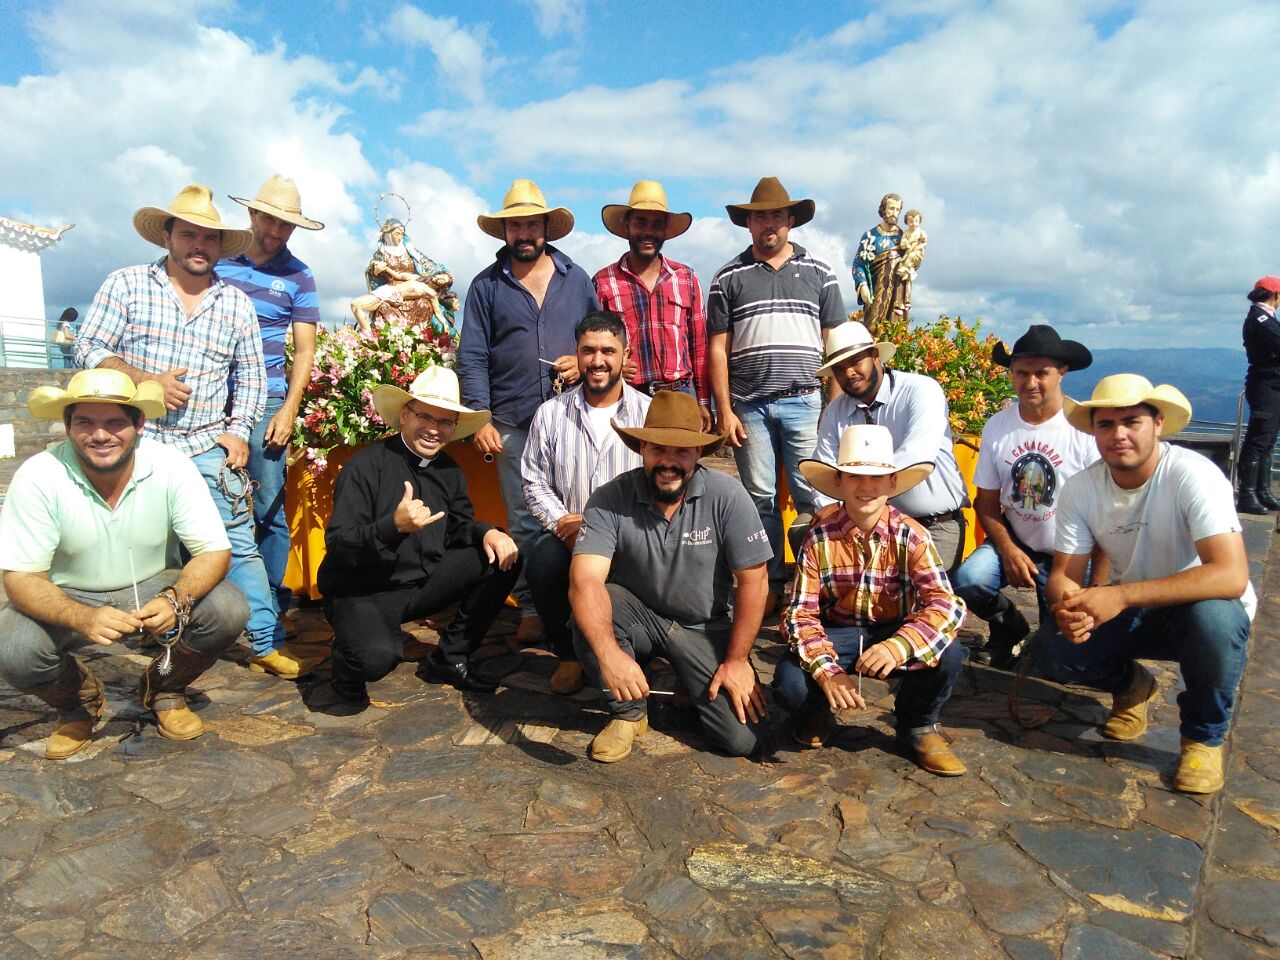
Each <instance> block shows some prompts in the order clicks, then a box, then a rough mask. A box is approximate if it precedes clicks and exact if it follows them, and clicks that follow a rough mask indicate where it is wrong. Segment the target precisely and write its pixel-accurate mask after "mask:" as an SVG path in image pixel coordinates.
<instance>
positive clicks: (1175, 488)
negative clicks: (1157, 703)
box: [1041, 373, 1256, 793]
mask: <svg viewBox="0 0 1280 960" xmlns="http://www.w3.org/2000/svg"><path fill="white" fill-rule="evenodd" d="M1064 410H1065V413H1066V417H1067V420H1068V422H1069V423H1070V424H1071V425H1072V426H1073V427H1075V428H1076V429H1077V430H1082V431H1087V432H1090V433H1092V435H1093V438H1094V441H1095V443H1096V444H1097V446H1098V452H1099V454H1101V456H1102V460H1101V461H1100V462H1098V463H1095V464H1094V465H1093V466H1091V467H1089V468H1088V469H1087V470H1084V471H1082V472H1081V473H1078V474H1076V475H1075V476H1074V477H1072V478H1071V480H1070V481H1068V483H1067V485H1066V488H1065V489H1064V490H1063V495H1062V500H1061V501H1060V504H1059V507H1058V523H1057V532H1056V538H1055V545H1054V554H1053V569H1052V571H1051V572H1050V574H1049V582H1048V585H1047V587H1046V590H1045V592H1046V593H1047V594H1048V597H1049V601H1050V603H1051V604H1052V609H1053V613H1054V615H1055V617H1056V619H1057V624H1058V633H1056V634H1055V635H1054V636H1053V637H1052V638H1050V639H1049V641H1048V642H1047V643H1046V644H1045V645H1044V647H1043V656H1042V662H1041V666H1042V669H1044V670H1045V671H1046V672H1047V673H1048V674H1049V675H1050V676H1052V677H1053V678H1054V679H1057V680H1060V681H1063V682H1075V683H1087V684H1089V685H1091V686H1094V687H1097V688H1099V689H1102V690H1107V691H1110V692H1111V693H1112V695H1113V701H1112V708H1111V715H1110V717H1108V719H1107V722H1106V725H1105V726H1104V727H1103V728H1102V732H1103V734H1104V735H1105V736H1107V737H1110V738H1111V739H1113V740H1133V739H1136V738H1137V737H1140V736H1141V735H1142V734H1143V733H1144V732H1145V731H1146V729H1147V704H1148V703H1150V702H1151V701H1152V700H1153V699H1155V696H1156V694H1157V692H1158V688H1157V684H1156V679H1155V677H1154V676H1152V674H1151V673H1150V672H1148V671H1147V670H1146V668H1144V667H1143V666H1141V665H1140V664H1138V663H1137V662H1135V661H1136V659H1137V658H1139V657H1141V658H1144V659H1154V660H1175V661H1177V663H1178V665H1179V667H1181V670H1182V679H1183V682H1184V683H1185V684H1186V690H1185V691H1183V692H1182V693H1180V694H1179V695H1178V708H1179V710H1180V711H1181V725H1180V729H1181V733H1182V751H1181V759H1180V760H1179V763H1178V770H1177V772H1176V773H1175V774H1174V779H1173V785H1174V787H1175V788H1176V789H1177V790H1180V791H1182V792H1184V793H1213V792H1215V791H1217V790H1220V789H1221V788H1222V741H1223V738H1224V737H1225V736H1226V733H1227V728H1228V726H1229V725H1230V723H1231V710H1232V707H1233V705H1234V703H1235V691H1236V686H1237V684H1238V683H1239V682H1240V675H1241V673H1242V672H1243V671H1244V662H1245V646H1246V644H1247V642H1248V639H1249V621H1250V620H1251V619H1252V617H1253V612H1254V608H1255V606H1256V598H1255V596H1254V592H1253V586H1252V585H1251V584H1250V583H1249V565H1248V561H1247V559H1246V556H1245V549H1244V538H1243V536H1241V530H1240V521H1239V518H1238V517H1237V516H1236V512H1235V503H1234V498H1233V492H1232V489H1231V484H1230V482H1229V481H1228V480H1227V478H1226V477H1225V476H1223V474H1222V472H1221V471H1220V470H1219V469H1218V468H1217V467H1216V466H1214V465H1213V463H1211V462H1210V461H1209V460H1207V459H1206V458H1205V457H1202V456H1201V455H1200V454H1198V453H1194V452H1192V451H1190V450H1187V449H1185V448H1183V447H1174V446H1171V445H1170V444H1167V443H1160V442H1159V439H1160V438H1162V437H1170V436H1173V435H1174V434H1175V433H1177V432H1178V431H1179V430H1181V429H1182V428H1183V427H1185V426H1186V425H1187V422H1188V421H1189V420H1190V419H1191V404H1190V403H1188V401H1187V398H1186V397H1184V396H1183V395H1182V393H1180V392H1179V391H1178V390H1177V389H1175V388H1174V387H1171V386H1169V385H1167V384H1161V385H1160V386H1158V387H1152V386H1151V384H1150V382H1148V381H1147V380H1146V379H1145V378H1143V377H1140V376H1137V375H1135V374H1131V373H1120V374H1115V375H1114V376H1110V377H1104V378H1103V379H1102V380H1101V381H1099V383H1098V385H1097V386H1096V387H1095V388H1094V391H1093V397H1092V399H1090V400H1086V401H1083V402H1081V403H1076V402H1075V401H1073V400H1072V399H1071V398H1070V397H1068V398H1066V399H1065V400H1064ZM1095 545H1096V546H1097V547H1100V548H1101V549H1102V551H1104V552H1105V553H1106V555H1107V557H1108V558H1109V559H1110V561H1111V571H1112V576H1111V582H1110V585H1108V586H1101V587H1085V586H1084V582H1085V572H1086V570H1087V568H1088V566H1089V555H1090V553H1091V551H1092V550H1093V549H1094V547H1095Z"/></svg>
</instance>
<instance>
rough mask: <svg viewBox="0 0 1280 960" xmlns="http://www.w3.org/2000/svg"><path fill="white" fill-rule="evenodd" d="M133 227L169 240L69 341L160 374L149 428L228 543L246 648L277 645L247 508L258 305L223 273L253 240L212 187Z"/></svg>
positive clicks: (258, 651) (144, 377)
mask: <svg viewBox="0 0 1280 960" xmlns="http://www.w3.org/2000/svg"><path fill="white" fill-rule="evenodd" d="M133 225H134V228H135V229H136V230H137V231H138V233H139V234H140V235H141V236H142V238H143V239H144V240H148V241H150V242H151V243H154V244H156V245H157V246H161V247H164V248H165V250H166V255H165V256H164V257H163V258H161V259H160V260H157V261H156V262H155V263H149V264H142V265H141V266H136V267H127V268H125V269H123V270H117V271H116V272H115V273H113V274H111V276H109V277H107V279H106V282H105V283H103V285H102V287H101V289H99V290H98V293H97V296H95V297H94V299H93V305H92V306H90V308H89V316H88V317H87V318H86V319H85V321H84V324H83V326H82V327H81V330H80V336H78V337H77V338H76V343H75V356H76V362H77V363H78V364H79V365H80V366H82V367H85V368H86V369H90V368H94V367H100V368H104V369H108V370H118V371H120V372H122V373H124V374H126V375H128V377H129V378H130V379H131V380H133V382H134V383H136V384H143V383H147V382H155V383H158V384H160V387H161V389H162V391H163V394H164V407H165V412H164V414H163V416H159V417H157V418H156V419H155V420H154V421H153V422H152V423H151V429H150V431H149V432H150V434H151V436H153V437H154V438H155V439H157V440H159V441H160V442H161V443H165V444H168V445H170V446H172V447H174V448H175V449H176V450H178V451H179V452H180V453H184V454H186V455H187V456H189V457H191V459H192V461H194V463H195V465H196V468H197V469H198V470H199V471H200V475H201V476H202V477H204V481H205V484H206V485H207V486H208V488H209V493H210V494H211V495H212V497H213V502H214V503H215V504H217V506H218V512H219V513H220V514H221V515H222V520H223V522H224V523H225V524H226V526H227V536H228V537H229V538H230V540H231V573H230V574H229V575H228V578H229V579H230V580H231V582H232V583H234V584H235V585H236V586H237V587H239V588H240V590H241V592H243V593H244V595H245V599H246V600H247V601H248V602H249V624H248V626H247V627H246V628H245V633H246V634H247V635H248V638H249V642H250V645H251V647H252V652H253V656H255V657H265V656H267V655H269V654H270V653H271V652H272V651H273V650H275V649H276V648H277V647H279V646H281V645H282V644H283V643H284V629H283V627H282V626H281V624H280V622H279V620H278V619H277V618H276V608H275V601H274V600H273V598H272V596H271V585H270V583H268V581H267V572H266V568H265V567H264V566H263V563H262V554H261V553H260V552H259V551H258V544H257V540H256V538H255V536H254V529H253V517H252V515H251V514H250V512H249V510H248V503H247V499H246V497H245V496H244V495H245V494H246V493H247V489H248V484H247V477H244V476H243V474H236V472H235V471H236V470H243V468H244V467H245V465H246V464H247V463H248V462H249V436H250V434H251V433H252V432H253V428H254V426H255V425H256V424H257V422H258V420H259V419H260V418H261V417H262V410H263V405H264V404H265V402H266V394H267V377H266V370H265V368H264V366H263V362H262V336H261V334H260V333H259V332H258V317H257V315H256V314H255V313H254V310H253V303H252V301H250V300H249V298H248V297H247V296H245V294H244V292H243V291H241V290H239V289H237V288H236V287H233V286H232V285H231V284H229V283H227V282H226V281H224V280H223V279H222V277H221V276H220V275H219V274H218V273H217V271H216V269H215V266H216V264H217V263H218V258H219V257H232V256H235V255H237V254H239V253H242V252H243V251H245V250H247V249H248V247H249V245H250V244H251V243H252V242H253V235H252V234H251V233H250V232H249V231H248V230H236V229H233V228H232V227H228V226H227V225H226V224H224V223H223V222H222V218H221V217H220V216H219V215H218V211H217V210H216V209H215V208H214V206H213V194H212V193H211V192H210V190H209V188H208V187H204V186H201V185H199V184H194V183H193V184H191V185H190V186H187V187H183V188H182V190H181V191H180V192H179V193H178V195H177V196H176V197H174V198H173V202H172V203H170V204H169V206H168V207H164V208H161V207H143V208H142V209H140V210H139V211H138V212H137V213H135V214H134V215H133Z"/></svg>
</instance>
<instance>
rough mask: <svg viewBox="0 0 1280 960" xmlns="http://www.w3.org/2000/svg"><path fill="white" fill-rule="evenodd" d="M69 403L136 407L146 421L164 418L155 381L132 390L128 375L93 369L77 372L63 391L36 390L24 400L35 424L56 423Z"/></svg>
mask: <svg viewBox="0 0 1280 960" xmlns="http://www.w3.org/2000/svg"><path fill="white" fill-rule="evenodd" d="M73 403H118V404H120V405H121V406H125V407H137V408H138V409H139V410H141V411H142V415H143V416H144V417H147V418H148V419H150V420H158V419H159V418H160V417H163V416H164V415H165V409H164V387H162V386H161V385H160V384H159V383H157V382H156V381H155V380H143V381H142V383H140V384H138V385H137V386H134V383H133V381H132V380H130V379H129V375H128V374H126V373H122V372H121V371H119V370H108V369H107V368H105V367H94V368H92V369H90V370H81V371H80V372H79V373H77V374H76V375H75V376H73V377H72V378H71V379H70V380H69V381H68V382H67V388H66V389H65V390H63V389H62V388H61V387H53V386H41V387H36V388H35V389H34V390H32V391H31V393H30V394H29V395H28V397H27V409H28V410H30V411H31V415H32V416H33V417H36V418H37V419H39V420H59V419H61V418H62V411H63V410H65V409H66V408H67V407H69V406H71V404H73Z"/></svg>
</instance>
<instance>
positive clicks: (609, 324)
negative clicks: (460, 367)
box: [520, 310, 649, 695]
mask: <svg viewBox="0 0 1280 960" xmlns="http://www.w3.org/2000/svg"><path fill="white" fill-rule="evenodd" d="M577 334H578V372H579V374H580V377H579V380H578V386H577V387H575V388H574V389H572V390H566V391H565V392H564V393H563V394H561V395H560V396H558V397H556V398H554V399H552V400H548V401H547V402H546V403H544V404H543V405H542V406H540V407H539V408H538V412H537V413H536V414H534V417H533V422H532V423H531V424H530V425H529V442H528V443H527V444H525V448H524V458H523V459H522V461H521V464H520V472H521V473H522V474H523V475H524V497H525V502H526V503H527V504H528V506H529V510H530V512H531V513H533V515H534V516H535V517H537V518H538V522H539V523H540V524H541V525H542V531H541V533H540V534H539V536H538V538H537V539H536V540H535V541H534V545H533V548H532V549H531V550H530V551H529V553H528V554H526V556H527V557H528V558H529V562H528V563H527V564H526V565H525V573H526V575H527V576H528V578H529V587H530V589H531V590H532V591H533V602H534V605H535V606H536V607H537V609H538V616H539V617H541V619H542V623H543V626H544V628H545V629H546V633H547V640H548V641H549V642H550V646H551V649H552V650H553V651H554V652H555V654H556V656H557V657H559V659H560V663H559V665H558V666H557V667H556V671H555V673H554V674H553V675H552V677H551V692H552V693H558V694H565V695H567V694H571V693H577V692H578V690H580V689H581V688H582V664H581V662H580V661H579V660H578V655H577V653H575V652H574V649H573V632H572V630H571V629H570V626H569V621H570V612H569V562H570V558H571V557H572V556H573V546H574V544H575V543H576V542H577V540H578V530H579V528H580V527H581V526H582V511H583V508H584V507H586V505H587V500H588V498H590V496H591V494H592V493H593V492H594V491H595V490H597V489H598V488H599V487H601V486H603V485H604V484H606V483H608V482H609V481H610V480H612V479H613V478H614V477H616V476H618V474H620V473H624V472H625V471H627V470H632V469H634V468H636V467H638V466H640V456H639V454H637V453H636V452H635V451H634V450H632V449H630V448H629V447H628V446H627V445H626V444H624V443H623V442H622V437H621V436H619V435H618V434H617V433H615V432H614V431H613V430H612V429H610V426H609V424H610V421H613V422H616V423H619V424H622V425H623V426H628V427H632V426H638V425H640V424H641V423H643V422H644V415H645V412H646V411H647V410H648V409H649V398H648V397H647V396H645V395H644V394H643V393H641V392H640V391H639V390H634V389H632V388H631V387H630V386H628V385H627V384H625V383H623V382H622V368H623V366H624V365H625V363H626V361H627V359H628V358H629V356H630V350H629V349H628V346H627V328H626V326H625V325H624V324H623V322H622V318H621V317H620V316H618V315H617V314H616V313H613V312H612V311H609V310H600V311H597V312H595V313H589V314H587V315H586V316H585V317H584V318H583V319H582V320H580V321H579V322H578V330H577Z"/></svg>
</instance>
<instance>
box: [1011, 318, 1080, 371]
mask: <svg viewBox="0 0 1280 960" xmlns="http://www.w3.org/2000/svg"><path fill="white" fill-rule="evenodd" d="M1018 357H1048V358H1049V359H1050V360H1057V361H1058V362H1059V363H1065V364H1066V365H1067V367H1068V368H1069V369H1071V370H1083V369H1084V368H1085V367H1087V366H1089V364H1091V363H1093V354H1092V353H1090V352H1089V348H1088V347H1086V346H1085V345H1084V344H1083V343H1077V342H1076V341H1074V340H1063V339H1062V337H1060V336H1058V331H1057V330H1055V329H1053V327H1051V326H1049V325H1048V324H1047V323H1033V324H1032V325H1031V326H1030V327H1029V328H1028V329H1027V332H1026V333H1024V334H1023V335H1022V336H1020V337H1019V338H1018V340H1017V342H1016V343H1015V344H1014V345H1013V350H1007V349H1006V348H1005V345H1004V343H1002V342H998V343H997V344H996V345H995V346H994V347H992V348H991V359H992V360H994V361H995V362H996V363H998V364H1000V366H1002V367H1007V366H1010V365H1012V364H1013V361H1014V360H1016V359H1017V358H1018Z"/></svg>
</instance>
